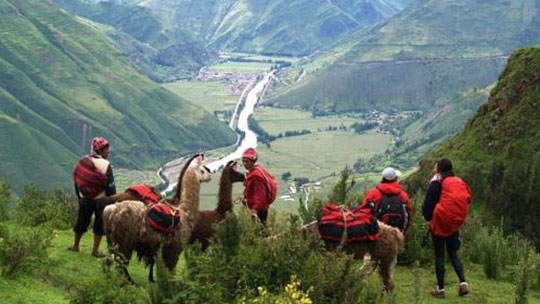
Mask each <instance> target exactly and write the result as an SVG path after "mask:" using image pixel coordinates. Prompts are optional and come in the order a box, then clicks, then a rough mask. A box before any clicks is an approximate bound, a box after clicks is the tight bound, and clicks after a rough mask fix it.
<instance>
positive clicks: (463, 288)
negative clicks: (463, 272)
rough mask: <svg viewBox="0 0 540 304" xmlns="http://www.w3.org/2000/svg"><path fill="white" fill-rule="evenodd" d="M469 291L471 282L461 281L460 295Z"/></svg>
mask: <svg viewBox="0 0 540 304" xmlns="http://www.w3.org/2000/svg"><path fill="white" fill-rule="evenodd" d="M468 293H469V284H468V283H467V282H461V283H459V292H458V295H460V296H464V295H466V294H468Z"/></svg>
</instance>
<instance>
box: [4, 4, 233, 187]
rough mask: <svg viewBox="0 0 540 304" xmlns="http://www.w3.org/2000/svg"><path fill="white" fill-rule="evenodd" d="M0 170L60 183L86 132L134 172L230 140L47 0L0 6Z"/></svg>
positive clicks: (21, 179)
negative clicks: (105, 142)
mask: <svg viewBox="0 0 540 304" xmlns="http://www.w3.org/2000/svg"><path fill="white" fill-rule="evenodd" d="M0 27H1V28H2V31H0V101H1V102H0V125H1V128H0V130H1V131H0V151H1V152H0V172H1V173H0V174H1V175H2V176H3V177H7V178H8V179H9V181H10V182H11V184H16V185H20V184H22V183H29V182H34V183H38V184H41V185H43V186H47V187H51V186H59V185H66V184H68V183H69V180H70V173H71V170H72V168H73V166H74V163H75V161H76V160H77V158H78V157H79V156H80V155H82V154H83V153H87V152H88V151H89V146H88V143H89V141H90V139H91V138H92V137H93V136H106V137H107V138H109V139H110V140H111V143H112V147H113V149H114V151H113V153H112V156H111V157H112V159H113V161H114V162H115V164H117V165H118V166H122V167H141V166H148V165H152V166H153V167H155V166H156V165H157V164H159V163H161V162H163V161H165V160H168V159H169V158H170V157H172V156H173V155H176V154H179V153H186V152H187V151H193V150H200V149H208V148H211V147H215V146H219V145H226V144H230V143H232V142H234V139H235V135H234V133H233V132H232V131H231V130H230V129H228V128H227V127H226V126H225V125H224V124H222V123H221V122H219V121H217V120H216V119H215V118H214V117H213V116H211V115H210V114H208V113H206V112H205V111H204V110H203V109H201V108H199V107H197V106H194V105H192V104H190V103H189V102H187V101H185V100H183V99H181V98H179V97H177V96H176V95H174V94H173V93H171V92H169V91H167V90H165V89H163V88H161V87H159V86H157V85H156V84H154V83H153V82H152V81H151V80H150V79H148V78H147V77H145V76H142V75H141V74H139V73H138V72H137V70H136V69H135V68H134V67H133V66H132V64H131V63H130V61H129V59H128V58H127V57H126V56H125V55H123V54H122V53H121V51H120V50H119V49H117V48H116V47H115V45H114V44H113V43H112V42H111V41H110V40H109V39H108V38H107V37H106V36H105V35H104V34H103V33H102V32H101V31H100V30H99V29H96V27H95V26H93V25H91V24H90V25H89V24H87V23H86V22H85V21H80V20H79V19H77V18H76V17H74V16H72V15H70V14H68V13H66V12H64V11H61V10H60V9H59V8H58V7H57V6H56V5H54V4H53V3H52V2H51V1H50V0H17V1H14V0H0Z"/></svg>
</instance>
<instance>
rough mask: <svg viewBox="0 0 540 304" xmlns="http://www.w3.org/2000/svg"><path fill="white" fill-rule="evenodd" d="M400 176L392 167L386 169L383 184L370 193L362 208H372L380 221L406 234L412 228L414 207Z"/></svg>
mask: <svg viewBox="0 0 540 304" xmlns="http://www.w3.org/2000/svg"><path fill="white" fill-rule="evenodd" d="M399 175H401V172H399V171H398V170H396V169H394V168H392V167H388V168H386V169H384V170H383V172H382V180H381V182H380V183H379V184H378V185H377V186H376V187H375V188H373V189H372V190H371V191H369V193H368V194H367V195H366V197H365V198H364V201H363V203H362V205H361V206H360V208H365V207H369V208H371V210H373V215H374V216H375V217H376V218H377V219H378V220H379V221H381V222H383V223H385V224H388V225H390V226H392V227H396V228H398V229H399V230H400V231H401V232H406V231H407V230H408V229H409V227H410V226H411V217H412V206H411V203H410V202H409V196H408V195H407V193H406V192H405V191H404V190H403V186H402V185H401V184H400V183H399V182H398V176H399Z"/></svg>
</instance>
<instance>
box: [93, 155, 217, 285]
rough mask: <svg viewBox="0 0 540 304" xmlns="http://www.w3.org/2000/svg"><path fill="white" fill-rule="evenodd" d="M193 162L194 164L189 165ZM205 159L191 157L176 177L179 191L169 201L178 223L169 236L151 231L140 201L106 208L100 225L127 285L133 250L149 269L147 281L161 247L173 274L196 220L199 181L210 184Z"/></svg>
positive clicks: (198, 156) (150, 277) (166, 263)
mask: <svg viewBox="0 0 540 304" xmlns="http://www.w3.org/2000/svg"><path fill="white" fill-rule="evenodd" d="M194 160H195V163H194V164H191V163H192V161H194ZM203 162H204V157H203V156H202V155H200V154H198V155H195V156H193V157H192V158H190V159H189V160H188V161H187V163H186V165H185V166H184V168H183V169H182V172H181V173H180V176H179V178H178V188H177V190H176V193H175V195H174V196H173V198H172V199H171V200H170V201H169V202H168V204H170V205H171V206H172V207H177V208H178V210H179V213H180V216H181V221H180V223H179V224H178V225H177V226H176V228H174V230H173V231H172V232H171V233H167V234H164V233H160V232H157V231H155V230H153V229H152V228H151V227H150V226H149V224H148V221H147V220H146V215H147V212H148V210H149V207H148V206H147V205H145V204H144V203H143V202H140V201H129V200H128V201H123V202H120V203H116V204H113V205H109V206H107V207H105V210H104V211H103V223H104V227H105V233H106V235H107V242H108V244H109V249H110V251H111V252H112V253H113V254H115V255H118V254H120V255H121V256H122V258H123V261H122V262H121V266H120V267H121V269H122V271H123V273H124V274H125V275H126V277H127V279H128V280H129V281H130V282H133V280H132V278H131V277H130V275H129V273H128V270H127V265H128V263H129V260H130V259H131V255H132V253H133V251H134V250H135V251H136V252H137V255H138V257H139V259H142V258H144V260H145V263H146V265H147V266H149V267H150V272H149V279H150V281H152V282H153V264H154V262H155V257H156V255H157V252H158V251H159V249H160V248H162V256H163V259H164V261H165V265H166V266H167V268H168V269H169V271H171V272H172V271H173V270H174V268H175V267H176V263H177V262H178V255H179V254H180V252H181V249H182V248H183V243H184V244H185V243H187V241H188V240H189V238H190V235H191V231H192V229H193V226H194V225H195V221H196V219H197V213H198V208H199V191H200V184H201V183H202V182H208V181H210V178H211V177H210V170H209V169H208V168H207V167H205V166H204V164H203Z"/></svg>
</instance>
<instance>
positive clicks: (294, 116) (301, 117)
mask: <svg viewBox="0 0 540 304" xmlns="http://www.w3.org/2000/svg"><path fill="white" fill-rule="evenodd" d="M254 117H255V119H256V120H257V122H258V123H259V125H260V126H261V127H262V128H263V129H264V130H265V131H266V132H268V133H269V134H271V135H277V134H280V133H284V132H285V131H296V130H303V129H308V130H311V131H312V132H315V131H317V130H318V129H325V128H327V127H329V126H333V127H339V126H340V125H341V124H343V125H345V126H346V127H349V126H350V125H351V124H353V123H355V122H361V119H357V118H353V117H348V116H345V115H332V116H322V117H316V118H313V117H312V115H311V113H310V112H306V111H299V110H291V109H277V108H258V109H257V112H256V113H255V116H254Z"/></svg>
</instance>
